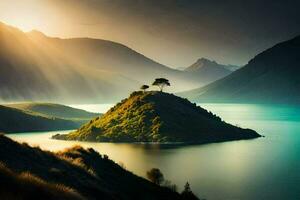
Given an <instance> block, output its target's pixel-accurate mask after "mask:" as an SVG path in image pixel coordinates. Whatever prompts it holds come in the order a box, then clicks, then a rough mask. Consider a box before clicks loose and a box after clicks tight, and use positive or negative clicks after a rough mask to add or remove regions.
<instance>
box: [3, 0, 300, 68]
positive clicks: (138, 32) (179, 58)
mask: <svg viewBox="0 0 300 200" xmlns="http://www.w3.org/2000/svg"><path fill="white" fill-rule="evenodd" d="M299 8H300V1H299V0H281V1H279V0H240V1H237V0H236V1H233V0H231V1H230V0H227V1H226V0H218V1H217V0H0V21H3V22H5V23H8V24H11V25H14V26H17V27H19V28H21V29H22V30H25V31H29V30H31V29H37V30H40V31H42V32H44V33H46V34H47V35H49V36H58V37H94V38H102V39H108V40H113V41H116V42H120V43H123V44H125V45H127V46H129V47H131V48H133V49H135V50H136V51H138V52H140V53H142V54H144V55H146V56H148V57H150V58H153V59H155V60H156V61H158V62H161V63H163V64H166V65H168V66H172V67H183V66H187V65H190V64H192V63H193V62H195V60H196V59H198V58H200V57H207V58H210V59H214V60H216V61H218V62H221V63H232V64H239V65H242V64H245V63H247V62H248V61H249V59H251V58H252V57H253V56H254V55H256V54H257V53H259V52H261V51H262V50H264V49H266V48H268V47H271V46H272V45H274V44H275V43H278V42H280V41H283V40H286V39H290V38H292V37H294V36H296V35H298V34H300V12H299Z"/></svg>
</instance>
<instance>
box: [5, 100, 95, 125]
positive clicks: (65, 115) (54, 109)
mask: <svg viewBox="0 0 300 200" xmlns="http://www.w3.org/2000/svg"><path fill="white" fill-rule="evenodd" d="M6 106H9V107H13V108H17V109H22V110H25V111H29V112H34V113H39V114H41V115H45V116H47V117H56V118H61V119H68V120H74V121H78V122H80V123H82V124H83V123H85V122H87V121H89V120H90V119H92V118H94V117H97V116H99V115H100V114H99V113H91V112H87V111H85V110H81V109H77V108H72V107H69V106H65V105H61V104H54V103H19V104H7V105H6Z"/></svg>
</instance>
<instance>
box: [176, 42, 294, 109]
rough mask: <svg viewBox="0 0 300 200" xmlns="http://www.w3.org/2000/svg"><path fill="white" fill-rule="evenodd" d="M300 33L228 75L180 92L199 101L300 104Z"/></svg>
mask: <svg viewBox="0 0 300 200" xmlns="http://www.w3.org/2000/svg"><path fill="white" fill-rule="evenodd" d="M299 66H300V36H298V37H295V38H294V39H291V40H288V41H285V42H282V43H279V44H277V45H275V46H274V47H271V48H269V49H267V50H266V51H264V52H262V53H260V54H258V55H257V56H255V57H254V58H253V59H252V60H250V61H249V63H248V64H247V65H246V66H245V67H243V68H241V69H239V70H237V71H235V72H233V73H232V74H230V75H229V76H227V77H225V78H223V79H221V80H218V81H216V82H214V83H211V84H209V85H207V86H205V87H202V88H199V89H195V90H191V91H187V92H183V93H180V94H179V95H180V96H184V97H188V98H189V99H191V100H192V101H196V102H238V103H239V102H244V103H295V104H299V103H300V93H299V91H300V76H299V74H300V67H299Z"/></svg>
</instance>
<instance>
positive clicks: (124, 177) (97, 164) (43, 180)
mask: <svg viewBox="0 0 300 200" xmlns="http://www.w3.org/2000/svg"><path fill="white" fill-rule="evenodd" d="M0 146H1V148H0V162H1V163H3V164H4V165H5V167H3V166H2V167H1V168H0V177H1V179H0V184H1V185H4V187H0V194H5V195H6V196H13V197H18V195H20V196H21V197H22V198H21V199H30V198H24V197H34V196H35V194H36V195H37V194H42V195H47V197H45V199H53V198H51V197H55V198H57V199H70V198H72V197H74V198H73V199H76V198H75V197H77V199H80V196H82V198H84V199H105V200H113V199H119V200H129V199H145V200H154V199H157V200H159V199H161V200H165V199H170V200H171V199H172V200H184V199H188V198H185V196H181V195H180V194H178V193H176V192H173V191H171V190H170V189H168V188H165V187H160V186H158V185H156V184H153V183H151V182H149V181H147V180H145V179H143V178H140V177H138V176H136V175H134V174H132V173H131V172H129V171H127V170H125V169H123V168H122V167H120V166H119V165H117V164H116V163H114V162H113V161H112V160H110V159H108V157H107V156H103V155H100V154H99V153H98V152H96V151H94V150H93V149H83V148H81V147H79V146H77V147H73V148H70V149H66V150H65V151H61V152H58V153H51V152H48V151H42V150H41V149H39V148H37V147H35V148H33V147H30V146H28V145H27V144H22V145H21V144H19V143H17V142H14V141H12V140H11V139H8V138H7V137H5V136H3V135H0ZM10 170H11V171H10ZM12 171H13V172H12ZM24 172H26V173H27V175H24V174H21V175H18V174H19V173H24ZM16 173H17V174H16ZM2 177H4V178H5V179H2ZM47 182H49V183H51V184H48V183H47ZM7 184H10V186H11V187H9V189H8V190H5V187H6V186H8V185H7ZM20 184H22V187H21V188H18V186H19V185H20ZM11 188H15V189H16V190H15V192H19V193H17V194H16V193H13V192H14V191H12V190H11ZM30 189H34V192H33V193H31V194H28V192H29V191H30ZM78 194H80V196H79V195H78ZM23 195H24V196H23ZM25 195H28V196H25ZM64 196H65V197H66V198H62V197H64ZM2 197H3V196H1V197H0V198H2ZM41 197H43V196H39V198H41Z"/></svg>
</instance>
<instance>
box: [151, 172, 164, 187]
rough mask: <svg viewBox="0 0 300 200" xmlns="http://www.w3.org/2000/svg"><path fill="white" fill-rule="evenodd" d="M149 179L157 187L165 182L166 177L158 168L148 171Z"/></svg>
mask: <svg viewBox="0 0 300 200" xmlns="http://www.w3.org/2000/svg"><path fill="white" fill-rule="evenodd" d="M147 178H148V179H149V180H150V181H151V182H153V183H155V184H157V185H161V184H162V183H163V182H164V180H165V179H164V175H163V174H162V173H161V171H160V169H157V168H152V169H151V170H150V171H147Z"/></svg>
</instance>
